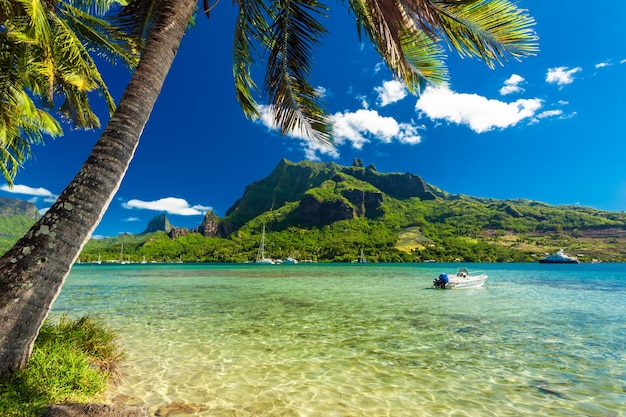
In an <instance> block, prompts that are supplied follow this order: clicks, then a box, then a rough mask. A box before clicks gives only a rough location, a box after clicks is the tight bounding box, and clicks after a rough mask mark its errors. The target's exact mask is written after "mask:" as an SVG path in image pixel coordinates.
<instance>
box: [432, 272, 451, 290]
mask: <svg viewBox="0 0 626 417" xmlns="http://www.w3.org/2000/svg"><path fill="white" fill-rule="evenodd" d="M448 282H450V279H449V278H448V274H446V273H445V272H442V273H441V274H439V278H437V279H436V280H434V281H433V286H434V287H435V288H446V285H448Z"/></svg>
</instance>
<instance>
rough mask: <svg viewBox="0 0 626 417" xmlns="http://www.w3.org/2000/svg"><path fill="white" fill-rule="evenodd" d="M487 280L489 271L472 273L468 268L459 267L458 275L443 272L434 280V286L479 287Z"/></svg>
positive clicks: (448, 287)
mask: <svg viewBox="0 0 626 417" xmlns="http://www.w3.org/2000/svg"><path fill="white" fill-rule="evenodd" d="M485 282H487V273H485V272H482V271H480V272H474V273H471V274H470V272H469V270H468V269H467V268H459V269H458V271H457V273H456V275H452V276H450V275H448V274H447V273H445V272H443V273H441V274H440V275H439V277H438V278H437V279H435V280H434V281H433V287H434V288H441V289H457V288H479V287H482V286H483V285H484V284H485Z"/></svg>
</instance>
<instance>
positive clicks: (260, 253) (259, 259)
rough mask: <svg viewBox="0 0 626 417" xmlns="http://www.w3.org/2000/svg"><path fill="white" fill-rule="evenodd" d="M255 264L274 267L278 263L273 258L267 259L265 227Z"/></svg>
mask: <svg viewBox="0 0 626 417" xmlns="http://www.w3.org/2000/svg"><path fill="white" fill-rule="evenodd" d="M255 263H257V264H266V265H274V264H275V263H276V262H274V260H273V259H272V258H266V257H265V225H263V234H262V235H261V243H260V244H259V251H258V253H257V256H256V260H255Z"/></svg>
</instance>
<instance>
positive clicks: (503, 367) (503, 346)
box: [53, 264, 626, 417]
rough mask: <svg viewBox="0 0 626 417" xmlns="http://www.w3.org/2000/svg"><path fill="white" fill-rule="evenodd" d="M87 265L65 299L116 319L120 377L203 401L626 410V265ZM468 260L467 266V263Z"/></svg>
mask: <svg viewBox="0 0 626 417" xmlns="http://www.w3.org/2000/svg"><path fill="white" fill-rule="evenodd" d="M457 266H458V265H453V264H419V265H410V264H399V265H394V264H388V265H378V264H365V265H357V264H350V265H348V264H344V265H334V264H332V265H327V264H308V265H294V266H286V265H267V266H257V265H252V264H251V265H194V264H182V265H176V264H172V265H149V266H145V265H92V266H90V265H78V266H76V267H74V269H73V270H72V273H71V274H70V276H69V278H68V280H67V283H66V285H65V286H64V287H63V290H62V292H61V295H60V296H59V299H58V300H57V302H56V303H55V305H54V310H53V312H54V314H56V315H58V314H61V313H65V312H69V314H70V315H72V316H79V315H84V314H86V313H89V314H91V315H93V316H98V317H102V318H104V319H105V321H106V322H107V323H108V324H110V325H112V326H113V327H114V328H115V329H117V330H118V331H119V333H120V335H121V340H122V343H123V347H124V349H125V350H126V362H125V365H124V366H123V372H124V374H125V377H124V379H123V381H122V383H121V384H120V385H119V386H118V387H117V388H115V389H114V390H113V391H112V392H111V396H116V395H124V396H127V397H128V398H129V401H130V402H131V403H140V404H145V405H147V406H148V407H149V409H150V411H151V412H152V413H154V412H155V410H157V409H158V407H160V406H163V405H165V404H168V403H171V402H181V403H185V404H189V405H194V406H195V407H196V408H197V409H199V410H200V411H198V412H197V413H195V414H194V415H196V416H270V415H271V416H346V417H347V416H368V417H371V416H393V417H397V416H446V415H449V416H527V415H549V416H578V415H588V416H624V415H625V410H626V265H623V264H580V265H540V264H480V265H476V266H474V265H471V264H470V265H468V266H469V267H470V270H471V269H472V268H478V267H480V269H482V270H485V269H486V270H487V272H488V274H489V281H488V282H487V284H486V286H485V287H483V288H480V289H474V290H449V291H442V290H433V289H431V288H430V286H431V283H432V280H433V279H434V278H435V277H436V276H437V275H438V274H439V273H440V272H443V271H450V272H454V271H456V268H457ZM464 266H467V265H464Z"/></svg>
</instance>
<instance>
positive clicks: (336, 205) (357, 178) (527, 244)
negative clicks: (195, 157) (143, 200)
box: [81, 159, 626, 262]
mask: <svg viewBox="0 0 626 417" xmlns="http://www.w3.org/2000/svg"><path fill="white" fill-rule="evenodd" d="M159 225H169V221H167V218H166V217H165V216H164V215H161V216H159V217H158V218H156V219H154V220H153V221H151V223H150V226H149V227H148V228H147V229H146V231H150V232H151V233H145V234H143V235H138V236H133V237H129V236H124V237H118V238H113V239H105V240H102V241H98V242H94V241H92V242H90V243H89V244H88V245H87V246H86V247H85V250H84V251H83V255H82V256H81V257H82V258H83V259H84V260H85V261H89V260H93V259H94V258H95V257H97V255H98V254H102V255H103V256H104V255H105V254H106V255H107V256H108V257H107V258H106V259H117V258H118V257H119V252H120V250H121V243H122V241H123V240H124V241H125V243H124V253H125V254H126V255H125V256H130V257H131V260H140V259H142V258H143V257H144V256H145V257H146V258H147V259H149V260H154V261H172V260H178V259H180V257H181V256H182V257H183V259H184V260H186V261H207V262H211V261H222V262H244V261H251V260H254V257H255V254H256V251H257V247H258V245H259V241H260V233H261V230H262V228H263V226H264V225H265V227H266V230H267V233H266V247H265V248H266V252H267V254H268V255H269V256H271V257H275V258H284V257H287V256H290V255H293V256H296V257H297V258H299V259H310V260H314V261H352V260H355V259H357V258H358V254H359V253H360V251H361V250H363V251H364V253H365V255H366V257H367V258H368V260H370V261H379V262H412V261H425V260H437V261H455V260H459V261H466V262H469V261H481V262H510V261H516V262H532V261H536V260H537V257H538V256H543V254H544V253H546V252H551V251H554V250H555V249H558V248H563V249H565V251H566V252H568V253H572V254H576V255H579V256H580V257H581V259H583V260H588V261H590V260H592V259H599V260H604V261H620V262H621V261H624V260H626V245H624V243H626V214H624V213H615V212H606V211H600V210H595V209H592V208H588V207H580V206H551V205H548V204H544V203H540V202H536V201H530V200H524V199H517V200H495V199H487V198H474V197H470V196H465V195H453V194H449V193H447V192H445V191H443V190H441V189H439V188H437V187H435V186H433V185H431V184H428V183H426V182H425V181H424V180H422V179H421V178H420V177H419V176H417V175H414V174H411V173H380V172H378V171H376V168H375V167H374V166H373V165H369V166H367V167H364V166H363V163H362V162H361V161H360V160H358V159H357V160H355V161H354V163H353V164H352V165H351V166H340V165H337V164H335V163H319V162H310V161H304V162H299V163H294V162H291V161H287V160H285V159H283V160H282V161H280V162H279V164H278V165H277V166H276V168H275V169H274V170H273V171H272V173H271V174H270V175H269V176H268V177H266V178H264V179H261V180H259V181H256V182H254V183H252V184H250V185H248V186H247V187H246V188H245V191H244V193H243V195H242V197H241V198H240V199H239V200H237V201H236V202H235V204H234V205H233V206H232V207H231V208H230V209H229V210H228V211H227V212H226V215H225V217H224V218H221V219H220V218H218V217H217V216H216V215H215V214H214V213H207V216H206V217H205V219H204V220H203V223H202V224H201V225H200V226H199V227H198V228H196V229H193V230H186V229H179V228H176V227H173V226H172V227H171V229H170V230H166V228H165V226H164V228H163V229H161V228H160V227H159ZM157 230H158V231H157Z"/></svg>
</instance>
